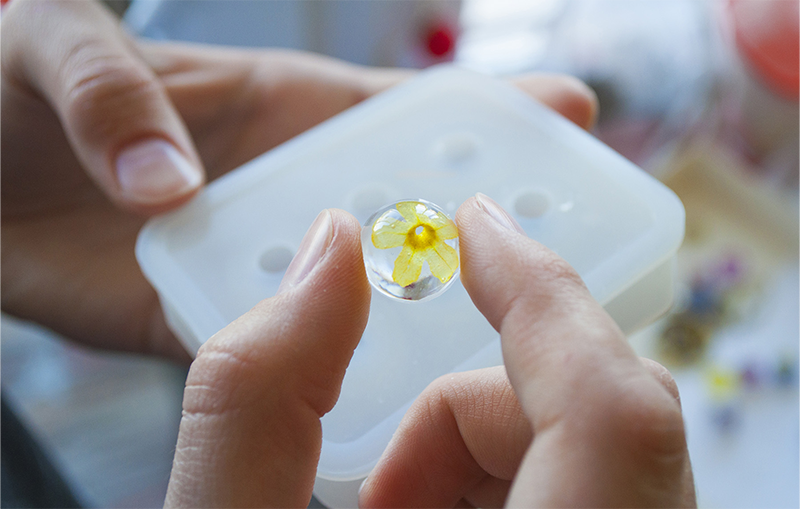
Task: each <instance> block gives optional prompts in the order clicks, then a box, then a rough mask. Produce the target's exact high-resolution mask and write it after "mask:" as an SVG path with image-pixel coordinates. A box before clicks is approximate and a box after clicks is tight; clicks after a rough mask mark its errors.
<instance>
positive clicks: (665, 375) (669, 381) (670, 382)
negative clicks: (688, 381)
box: [639, 357, 681, 406]
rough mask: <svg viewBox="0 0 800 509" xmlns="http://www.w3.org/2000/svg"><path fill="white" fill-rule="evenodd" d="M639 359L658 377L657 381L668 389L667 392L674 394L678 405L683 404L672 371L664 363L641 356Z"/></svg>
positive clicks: (673, 396)
mask: <svg viewBox="0 0 800 509" xmlns="http://www.w3.org/2000/svg"><path fill="white" fill-rule="evenodd" d="M639 361H640V362H641V363H642V365H643V366H644V367H645V369H647V371H648V372H649V373H650V374H651V375H652V376H653V377H654V378H655V379H656V381H657V382H658V383H659V384H660V385H661V386H662V387H663V388H664V389H666V390H667V392H668V393H669V394H670V396H672V398H673V399H674V400H675V401H676V402H677V403H678V406H680V405H681V395H680V391H679V390H678V384H677V382H675V378H674V377H673V376H672V373H670V372H669V370H668V369H667V368H665V367H664V366H663V365H662V364H660V363H658V362H656V361H654V360H652V359H648V358H646V357H639Z"/></svg>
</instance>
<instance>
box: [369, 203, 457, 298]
mask: <svg viewBox="0 0 800 509" xmlns="http://www.w3.org/2000/svg"><path fill="white" fill-rule="evenodd" d="M397 210H398V211H399V212H400V214H401V215H402V216H403V219H404V221H399V220H397V219H393V218H384V217H385V216H384V217H381V218H380V219H378V221H376V222H375V224H374V225H373V226H372V244H373V245H374V246H375V247H377V248H378V249H390V248H393V247H400V246H403V250H402V251H400V254H399V255H398V257H397V259H396V260H395V262H394V270H393V271H392V279H394V281H395V283H397V284H399V285H400V286H404V287H405V286H409V285H410V284H412V283H414V282H415V281H416V280H417V279H419V275H420V274H421V273H422V265H423V263H424V262H428V267H429V268H430V270H431V274H433V275H434V276H436V278H438V279H439V281H441V282H442V283H446V282H447V281H449V280H450V278H451V277H453V274H455V272H456V269H457V268H458V253H456V250H455V249H453V248H452V247H450V246H448V245H447V244H446V243H445V242H444V241H445V240H451V239H454V238H456V237H457V236H458V230H457V229H456V225H455V223H453V221H451V220H450V218H448V217H447V216H445V215H444V214H440V213H437V212H435V211H433V210H432V209H429V208H428V207H427V206H426V205H425V204H423V203H420V202H416V201H403V202H400V203H398V204H397ZM426 211H431V212H433V214H432V215H428V214H426V213H425V212H426Z"/></svg>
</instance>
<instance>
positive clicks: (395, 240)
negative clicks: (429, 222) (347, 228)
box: [372, 219, 414, 249]
mask: <svg viewBox="0 0 800 509" xmlns="http://www.w3.org/2000/svg"><path fill="white" fill-rule="evenodd" d="M412 226H414V225H413V224H411V223H406V222H405V221H398V220H396V219H391V220H389V221H382V220H381V221H378V222H376V223H375V225H374V226H373V227H372V245H374V246H375V247H377V248H378V249H389V248H392V247H398V246H402V245H403V242H405V240H406V235H407V234H408V231H409V230H410V229H411V227H412Z"/></svg>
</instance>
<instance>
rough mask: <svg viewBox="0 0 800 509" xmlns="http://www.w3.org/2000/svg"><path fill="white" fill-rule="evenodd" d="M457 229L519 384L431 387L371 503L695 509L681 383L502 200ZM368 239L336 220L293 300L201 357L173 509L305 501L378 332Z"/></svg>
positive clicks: (474, 205)
mask: <svg viewBox="0 0 800 509" xmlns="http://www.w3.org/2000/svg"><path fill="white" fill-rule="evenodd" d="M488 211H492V212H488ZM498 218H499V219H498ZM457 219H458V224H459V233H460V244H461V261H462V277H463V280H464V285H465V286H466V288H467V290H468V291H469V292H470V295H471V296H472V299H473V302H474V303H475V305H476V306H477V307H478V308H479V309H480V310H481V312H483V314H484V315H485V316H486V318H487V319H488V320H489V321H490V322H491V323H492V324H493V325H494V326H495V328H496V329H497V330H498V331H500V334H501V340H502V344H503V351H504V357H505V359H506V365H507V368H508V373H509V375H510V378H511V381H510V382H509V379H508V378H507V377H506V372H505V369H504V368H502V367H500V368H491V369H486V370H478V371H473V372H468V373H460V374H454V375H447V376H445V377H442V378H441V379H439V380H438V381H436V382H434V383H433V384H432V385H431V386H430V387H429V388H428V389H426V391H425V392H424V393H423V394H422V396H421V397H420V398H419V399H418V400H417V401H416V402H415V404H414V405H413V406H412V408H411V409H410V410H409V412H408V413H407V415H406V417H405V418H404V420H403V422H402V423H401V425H400V428H399V430H398V431H397V433H396V434H395V436H394V438H393V439H392V442H391V443H390V445H389V447H388V448H387V450H386V452H385V453H384V455H383V457H382V458H381V460H380V462H379V463H378V465H377V466H376V468H375V470H374V471H373V472H372V473H371V474H370V476H369V478H368V479H367V481H366V483H365V484H364V486H363V489H362V491H361V495H360V503H361V506H363V507H422V506H424V507H452V506H456V507H458V506H470V505H473V506H479V507H494V506H500V505H503V503H506V504H507V505H509V506H511V507H516V506H544V507H552V506H578V507H595V506H614V507H623V506H625V507H631V506H636V507H645V506H665V507H679V506H688V507H691V506H694V505H695V499H694V485H693V480H692V473H691V468H690V465H689V457H688V453H687V449H686V440H685V435H684V429H683V421H682V418H681V412H680V405H679V403H678V400H677V398H678V394H677V389H676V387H675V384H674V381H673V380H672V378H671V376H670V375H669V373H668V372H667V371H666V370H665V369H664V368H663V367H661V366H660V365H658V364H656V363H654V362H652V361H648V360H644V359H641V360H640V359H638V358H637V357H636V356H635V355H634V354H633V352H632V350H631V349H630V347H629V346H628V345H627V343H626V341H625V338H624V337H623V335H622V333H621V332H620V330H619V329H618V328H617V326H616V325H615V324H614V322H613V321H612V319H611V318H610V317H609V316H608V315H607V314H606V313H605V311H603V309H602V308H601V307H600V306H599V305H598V304H597V303H596V302H595V301H594V300H593V299H592V298H591V296H590V295H589V293H588V291H587V290H586V288H585V286H584V285H583V283H582V282H581V280H580V278H579V277H578V276H577V274H576V273H575V272H574V271H573V270H572V269H571V268H570V267H569V265H567V264H566V262H564V261H563V260H562V259H560V258H558V257H557V256H556V255H555V254H553V253H552V252H551V251H549V250H547V249H546V248H544V247H543V246H541V245H540V244H538V243H536V242H535V241H533V240H531V239H528V238H527V237H525V236H524V235H523V234H521V233H520V232H518V231H517V230H516V229H515V223H514V221H513V220H511V219H509V218H508V216H506V215H505V213H504V212H502V211H501V209H500V208H499V206H497V204H495V203H494V202H492V201H491V200H490V199H489V198H487V197H485V196H480V198H479V199H475V198H473V199H470V200H468V201H467V202H466V203H465V204H463V205H462V206H461V208H460V209H459V211H458V216H457ZM359 238H360V226H359V224H358V223H357V221H356V220H355V219H354V218H353V217H352V216H350V215H349V214H347V213H345V212H343V211H337V210H329V211H323V212H322V213H321V214H320V216H319V217H318V218H317V220H316V221H315V223H314V225H312V227H311V228H310V230H309V232H308V233H307V234H306V237H305V238H304V240H303V242H302V244H301V248H300V250H299V251H298V254H297V256H296V257H295V259H294V260H293V261H292V264H291V265H290V266H289V269H288V270H287V274H286V277H285V279H284V281H283V282H282V284H281V288H280V291H279V294H278V295H277V296H275V297H273V298H271V299H266V300H264V301H262V302H261V303H260V304H258V305H257V306H256V307H255V308H254V309H253V310H252V311H250V312H249V313H247V314H245V315H244V316H242V317H241V318H240V319H239V320H237V321H236V322H234V323H233V324H231V325H230V326H229V327H227V328H225V329H223V330H222V331H220V332H219V333H218V334H216V335H215V336H214V337H212V338H211V339H210V340H209V341H208V342H207V343H206V344H205V345H203V347H201V348H200V351H199V352H198V356H197V359H196V360H195V362H194V364H193V365H192V367H191V370H190V372H189V377H188V379H187V383H186V392H185V395H184V415H183V419H182V421H181V427H180V434H179V437H178V444H177V448H176V453H175V462H174V465H173V470H172V476H171V478H170V484H169V490H168V493H167V499H166V506H168V507H171V506H188V507H199V506H241V507H245V506H279V507H294V506H300V507H303V506H305V505H307V503H308V501H309V499H310V497H311V490H312V488H313V483H314V477H315V472H316V463H317V461H318V459H319V452H320V445H321V439H322V436H321V426H320V418H321V417H322V416H323V415H324V414H325V413H326V412H328V411H330V409H331V408H332V407H333V405H334V404H335V402H336V399H337V397H338V394H339V390H340V388H341V382H342V378H343V377H344V373H345V369H346V367H347V364H348V362H349V360H350V357H351V356H352V353H353V350H354V349H355V347H356V345H357V344H358V341H359V339H360V337H361V334H362V332H363V329H364V326H365V324H366V321H367V313H368V307H369V287H368V284H367V282H366V277H365V274H364V265H363V263H362V261H361V251H360V244H359V242H360V241H359ZM523 276H524V277H523Z"/></svg>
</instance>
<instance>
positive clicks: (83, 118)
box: [2, 0, 204, 214]
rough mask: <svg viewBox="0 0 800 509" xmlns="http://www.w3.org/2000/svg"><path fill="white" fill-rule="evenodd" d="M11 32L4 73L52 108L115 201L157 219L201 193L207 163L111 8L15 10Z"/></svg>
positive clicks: (62, 2)
mask: <svg viewBox="0 0 800 509" xmlns="http://www.w3.org/2000/svg"><path fill="white" fill-rule="evenodd" d="M2 26H3V41H2V42H3V45H2V58H3V64H4V72H5V73H6V75H7V76H8V77H9V79H10V80H12V81H14V82H16V83H18V84H20V85H22V86H23V87H24V88H28V89H29V90H30V91H32V92H33V93H36V94H38V95H41V96H42V97H43V98H44V99H45V101H46V102H47V103H48V104H49V105H50V107H51V108H52V109H53V110H54V111H55V113H56V114H57V115H58V117H59V119H60V121H61V125H62V126H63V128H64V131H65V133H66V135H67V138H68V139H69V142H70V144H71V146H72V148H73V150H74V151H75V154H76V155H77V157H78V159H79V160H80V161H81V163H82V165H83V166H84V168H85V169H86V171H87V173H88V174H89V176H90V177H91V178H92V179H93V180H94V181H95V182H96V184H97V185H98V186H99V187H100V188H101V189H102V190H103V192H104V193H105V194H106V195H107V196H108V197H109V198H110V199H111V200H112V201H113V202H115V203H116V204H117V205H119V206H121V207H123V208H127V209H131V210H134V211H137V212H140V213H145V214H152V213H157V212H161V211H164V210H167V209H170V208H172V207H174V206H176V205H178V204H180V203H182V202H184V201H186V200H187V199H188V198H189V197H191V196H192V195H193V194H194V193H195V192H196V191H197V190H198V189H199V187H200V185H201V184H202V183H203V180H204V175H203V170H202V164H201V162H200V159H199V157H198V156H197V153H196V152H195V149H194V146H193V145H192V141H191V138H190V136H189V134H188V132H187V130H186V127H185V126H184V124H183V122H182V120H181V118H180V117H179V115H178V113H177V112H176V110H175V108H174V107H173V105H172V104H171V102H170V100H169V98H168V96H167V94H166V91H165V89H164V87H163V85H162V84H161V82H160V81H159V80H158V78H157V77H156V76H155V75H154V73H153V72H152V71H151V70H150V68H149V67H148V66H147V65H145V64H144V62H143V61H141V60H140V58H139V57H138V56H137V55H136V54H135V53H134V50H133V45H132V44H131V43H130V41H129V39H128V37H127V35H126V34H125V33H124V32H123V31H122V30H121V28H120V27H119V25H118V23H117V21H116V20H115V19H114V18H113V17H112V15H111V14H110V13H109V12H106V10H105V8H103V7H102V6H100V5H99V4H97V3H95V2H87V1H82V0H78V1H74V0H55V1H36V0H20V1H17V2H12V3H11V4H9V6H8V8H7V9H6V12H4V13H3V24H2Z"/></svg>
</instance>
